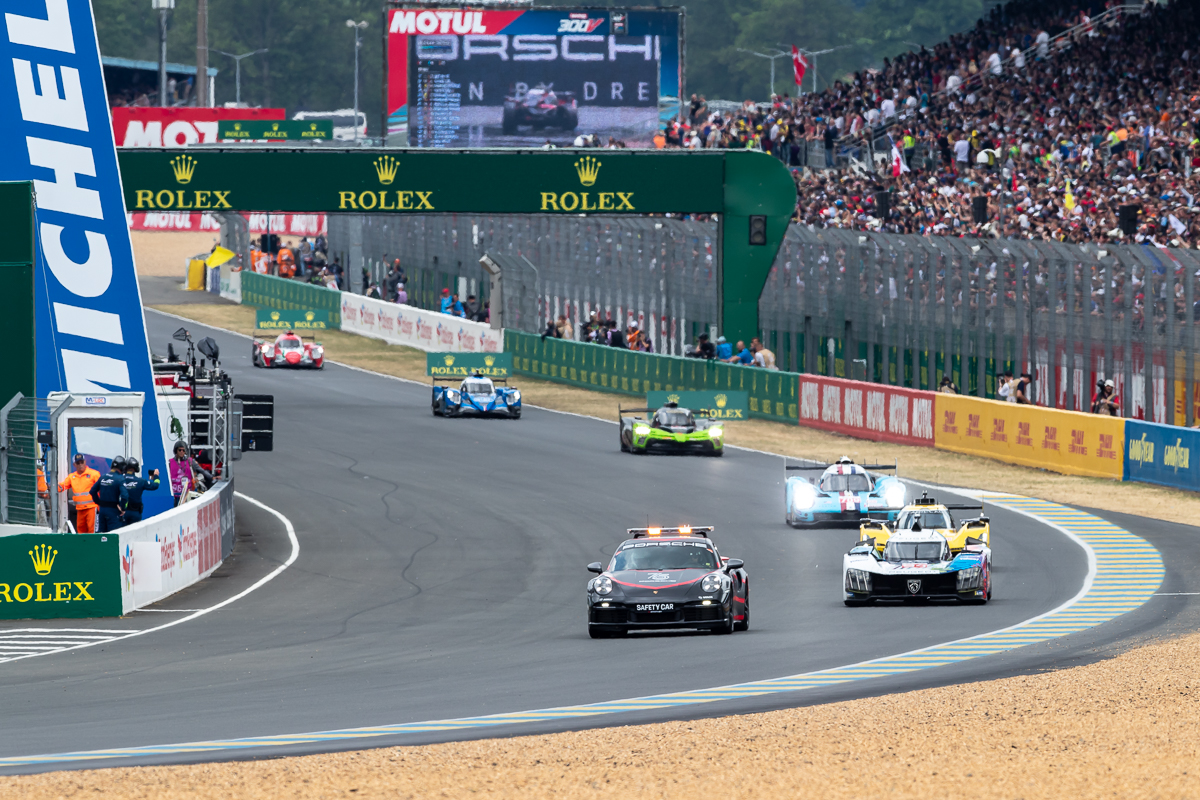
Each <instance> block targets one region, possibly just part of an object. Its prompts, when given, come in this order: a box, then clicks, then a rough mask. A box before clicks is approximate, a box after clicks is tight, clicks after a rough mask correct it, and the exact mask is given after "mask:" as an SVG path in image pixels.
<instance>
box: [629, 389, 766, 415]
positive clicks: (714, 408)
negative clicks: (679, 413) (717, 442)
mask: <svg viewBox="0 0 1200 800" xmlns="http://www.w3.org/2000/svg"><path fill="white" fill-rule="evenodd" d="M667 403H675V404H676V405H678V406H679V407H680V408H687V409H691V410H692V411H694V412H695V413H697V414H701V413H702V414H704V415H706V416H708V417H710V418H712V419H720V420H731V419H750V393H749V392H738V391H724V392H694V391H693V392H689V391H675V392H647V393H646V405H647V406H648V407H650V408H661V407H662V406H665V405H666V404H667Z"/></svg>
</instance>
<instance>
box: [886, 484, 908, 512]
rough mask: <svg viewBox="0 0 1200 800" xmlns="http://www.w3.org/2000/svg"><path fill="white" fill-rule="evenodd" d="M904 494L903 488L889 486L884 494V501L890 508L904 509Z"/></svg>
mask: <svg viewBox="0 0 1200 800" xmlns="http://www.w3.org/2000/svg"><path fill="white" fill-rule="evenodd" d="M904 494H905V493H904V487H903V486H889V487H888V488H887V490H886V491H884V493H883V501H884V502H885V503H887V505H888V508H904V500H905V496H904Z"/></svg>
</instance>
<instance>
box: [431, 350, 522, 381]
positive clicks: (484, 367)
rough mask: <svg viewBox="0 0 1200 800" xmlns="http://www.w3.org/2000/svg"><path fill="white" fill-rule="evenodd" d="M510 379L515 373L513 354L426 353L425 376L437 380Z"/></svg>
mask: <svg viewBox="0 0 1200 800" xmlns="http://www.w3.org/2000/svg"><path fill="white" fill-rule="evenodd" d="M476 373H478V374H479V375H482V376H484V377H485V378H508V377H509V376H511V375H512V373H513V357H512V353H494V354H493V353H487V354H484V353H426V354H425V374H426V375H432V376H433V377H435V378H466V377H468V376H470V375H475V374H476Z"/></svg>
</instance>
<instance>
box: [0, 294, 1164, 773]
mask: <svg viewBox="0 0 1200 800" xmlns="http://www.w3.org/2000/svg"><path fill="white" fill-rule="evenodd" d="M180 324H184V325H185V327H188V328H189V329H192V330H193V331H197V330H202V331H203V334H204V335H212V336H213V337H214V338H216V339H217V341H218V343H219V344H220V346H221V349H222V363H223V366H225V368H226V369H227V370H228V371H229V372H230V373H231V374H232V375H233V377H234V383H235V386H236V388H237V390H238V391H239V392H243V393H267V394H274V395H275V397H276V437H275V443H276V451H275V452H274V453H272V454H258V453H248V454H246V456H245V458H243V460H242V461H241V462H239V463H238V464H237V470H236V481H237V488H238V490H239V492H240V493H242V494H244V495H245V496H246V498H244V499H242V500H240V501H239V505H238V515H239V517H238V528H239V529H238V548H239V549H238V551H236V552H235V556H234V557H233V558H232V559H231V560H230V563H229V564H227V565H226V566H225V567H223V568H222V571H221V573H220V574H221V577H214V578H212V579H209V580H208V581H205V582H204V583H203V584H201V585H199V586H197V587H193V589H191V590H189V591H188V592H185V593H181V595H177V596H176V597H174V598H171V599H170V600H169V601H167V602H166V603H164V604H163V605H164V609H163V611H165V612H166V613H171V612H172V609H178V610H177V611H176V612H175V615H177V616H178V620H176V621H174V624H167V623H168V621H167V620H162V619H153V620H149V621H147V618H149V617H161V616H163V614H161V613H153V612H147V613H143V614H137V615H134V616H133V617H131V618H127V619H123V620H96V621H95V623H96V624H95V626H94V630H96V631H97V632H96V633H95V635H96V636H103V637H106V638H108V637H112V638H111V640H108V641H100V640H94V641H93V640H87V641H85V642H82V643H81V644H83V646H79V647H73V648H71V649H65V648H57V649H55V648H51V650H53V652H51V651H50V650H47V651H46V652H44V653H43V654H41V655H37V656H36V657H30V656H32V655H34V654H33V653H30V654H28V655H26V656H25V657H23V658H20V659H16V660H10V661H8V662H7V663H0V698H3V699H0V709H2V710H3V714H4V717H5V720H6V725H5V726H4V727H3V732H2V733H0V772H9V773H15V772H32V771H43V770H48V769H64V768H72V767H78V766H83V765H89V766H107V765H115V764H152V763H174V762H183V761H204V760H219V759H226V758H245V757H254V756H259V755H282V754H297V753H306V752H317V751H324V750H337V749H350V748H353V747H362V746H378V745H383V744H415V743H422V742H433V741H445V740H449V739H460V738H479V737H484V736H495V735H512V734H518V733H533V732H546V731H554V730H564V729H571V728H584V727H596V726H603V725H616V724H629V723H635V722H646V721H654V720H662V719H670V718H690V717H699V716H710V715H718V714H729V713H744V712H748V711H759V710H765V709H769V708H779V707H789V706H796V705H805V704H810V703H818V702H828V701H832V700H842V699H848V698H852V697H859V696H868V695H877V694H883V693H887V692H893V691H902V690H907V689H912V688H919V687H922V686H929V685H945V684H952V683H960V682H964V681H972V680H980V679H984V678H992V677H998V676H1001V675H1006V674H1014V673H1018V672H1022V671H1028V670H1036V669H1045V668H1052V667H1054V666H1056V665H1060V664H1065V663H1068V662H1069V661H1070V660H1071V659H1075V658H1079V657H1080V656H1081V654H1084V653H1086V652H1087V651H1088V649H1089V648H1090V647H1091V646H1092V645H1093V644H1094V642H1095V641H1097V640H1098V639H1104V640H1109V641H1111V640H1115V639H1120V638H1122V637H1129V636H1134V635H1136V634H1137V633H1138V632H1139V626H1140V625H1141V624H1142V621H1141V620H1140V619H1139V618H1138V615H1137V613H1136V610H1137V609H1139V608H1140V607H1142V606H1143V605H1144V604H1145V603H1146V602H1147V601H1148V600H1149V599H1150V598H1151V597H1152V596H1153V595H1154V594H1155V592H1156V591H1158V589H1159V586H1160V584H1161V583H1162V582H1163V579H1164V575H1165V574H1166V572H1165V568H1164V561H1163V558H1162V556H1161V555H1160V553H1159V550H1158V549H1156V547H1155V546H1154V545H1153V544H1151V543H1150V542H1148V541H1147V540H1146V539H1145V538H1143V536H1139V535H1138V534H1139V533H1140V531H1139V530H1138V529H1137V526H1134V525H1130V524H1128V523H1123V524H1124V527H1122V526H1120V525H1118V524H1114V523H1113V522H1111V521H1108V520H1106V519H1104V518H1102V517H1101V516H1097V515H1094V514H1090V513H1087V512H1085V511H1081V510H1077V509H1073V508H1069V507H1066V506H1063V505H1059V504H1055V503H1050V502H1046V501H1041V500H1035V499H1029V498H1024V497H1018V496H1015V495H1002V494H994V493H986V494H984V495H982V496H983V497H984V498H985V502H986V503H987V506H988V513H989V515H990V516H991V518H992V530H993V542H994V544H993V547H994V561H993V564H994V568H993V575H994V580H995V599H994V600H993V602H991V603H989V604H988V605H986V606H979V607H976V606H958V605H952V604H946V605H943V604H929V605H901V604H897V605H875V606H871V607H867V608H855V609H851V608H846V607H844V606H843V605H842V603H841V595H840V591H839V588H840V587H839V584H840V577H841V556H842V554H843V553H844V552H845V551H846V550H847V549H848V547H849V546H850V544H852V543H853V541H854V539H855V538H856V531H854V530H849V529H845V528H843V529H816V530H792V529H790V528H788V527H787V526H786V525H785V524H784V523H783V507H782V506H783V500H782V497H783V490H782V480H783V469H782V459H780V458H779V457H777V456H772V455H769V454H765V453H758V452H754V451H747V450H737V449H731V451H730V452H729V453H727V455H726V456H725V457H724V458H722V459H695V458H678V457H650V458H635V457H631V456H628V455H624V454H622V453H620V452H619V451H618V448H617V435H616V427H615V425H613V424H611V423H606V422H604V421H601V420H595V419H591V418H586V417H579V416H574V415H569V414H562V413H557V412H550V411H543V410H539V409H536V408H529V409H527V411H526V413H525V415H524V417H523V418H522V419H521V420H519V421H508V420H494V421H492V420H474V419H462V420H446V419H440V418H434V417H433V416H432V415H431V414H430V411H429V388H428V386H423V385H419V384H414V383H411V382H404V381H400V380H397V379H392V378H388V377H385V376H379V375H374V374H370V373H365V372H363V371H361V370H355V369H350V368H344V367H341V366H338V365H333V364H331V365H330V366H328V367H327V368H326V369H325V370H324V371H322V372H313V373H307V372H268V371H263V370H254V369H253V368H252V367H251V365H250V360H249V342H248V340H247V339H246V338H244V337H240V336H237V335H235V334H230V333H228V332H222V331H216V330H213V329H208V328H204V326H201V325H199V324H196V323H190V322H189V323H180V321H179V320H178V319H176V318H171V317H168V316H165V315H161V314H158V313H155V312H149V311H148V312H147V325H148V328H149V331H150V337H151V343H152V346H154V347H156V348H158V349H165V346H166V341H167V340H168V338H169V336H170V332H171V331H172V330H174V329H175V328H176V327H178V326H179V325H180ZM514 384H515V385H518V386H519V385H520V381H519V379H517V380H515V381H514ZM616 404H617V398H616V396H614V398H613V406H614V411H615V407H616ZM901 473H902V474H903V464H901ZM909 488H910V494H911V493H912V492H913V491H920V489H921V488H923V487H918V486H917V485H910V487H909ZM930 491H931V494H936V495H937V496H939V497H942V496H945V497H946V498H947V499H950V500H958V499H964V498H967V497H975V498H976V499H978V498H979V497H981V494H980V493H971V492H965V491H961V490H960V491H958V492H956V493H955V494H950V493H948V492H947V491H945V490H942V489H931V490H930ZM247 498H253V499H255V500H257V501H259V503H261V504H262V505H264V506H265V507H267V508H269V509H273V510H274V511H277V512H278V513H279V514H281V515H283V516H284V517H286V518H287V520H290V523H291V526H293V527H294V531H295V535H294V539H292V538H289V533H288V530H287V526H286V525H285V524H284V523H283V522H281V520H279V519H278V518H277V517H275V516H274V515H272V514H268V513H266V512H265V511H264V510H263V509H262V508H257V507H255V506H254V505H252V504H251V503H250V502H248V499H247ZM1126 519H1129V518H1126ZM647 523H651V524H680V523H691V524H712V525H715V526H716V533H715V535H714V538H715V539H716V540H717V542H718V544H719V545H720V546H721V548H722V552H723V554H724V555H728V556H732V557H734V558H741V559H744V560H745V562H746V568H747V570H748V571H749V573H750V576H751V583H750V587H751V591H750V596H751V608H752V610H753V620H752V628H751V630H750V631H748V632H746V633H738V634H735V635H733V636H730V637H715V636H711V635H705V634H690V633H686V634H682V633H681V634H660V635H633V636H630V637H628V638H627V639H623V640H602V641H593V640H591V639H589V638H588V636H587V632H586V617H585V606H584V586H585V584H586V582H587V578H588V573H587V572H586V570H585V569H584V567H585V565H586V564H587V563H588V562H590V561H595V560H602V559H604V558H606V557H607V556H608V555H609V554H611V552H612V549H613V547H614V546H615V545H616V544H618V543H619V542H620V540H621V539H622V538H624V531H625V528H627V527H632V526H639V525H645V524H647ZM293 545H295V547H294V546H293ZM289 564H290V566H288V565H289ZM285 567H286V568H285ZM267 575H270V576H271V578H270V579H269V580H263V579H264V578H265V577H266V576H267ZM199 612H203V613H199ZM1129 612H1135V613H1133V614H1130V613H1129ZM1106 623H1107V624H1106ZM32 627H34V626H31V625H29V624H22V623H6V624H4V625H3V626H0V642H3V641H4V637H5V636H6V635H17V634H14V633H12V632H13V631H15V630H16V629H21V628H32ZM38 627H39V628H41V627H42V626H40V625H39V626H38ZM67 627H68V626H66V625H64V626H63V628H62V629H60V633H61V634H62V635H63V636H69V635H81V636H86V635H89V634H88V633H87V631H89V630H93V628H91V626H90V623H88V622H82V623H81V622H80V621H77V620H76V621H72V624H71V625H70V626H69V628H70V629H71V630H70V631H67V630H66V628H67ZM135 628H136V630H134V629H135ZM122 634H123V635H122ZM129 634H135V635H132V636H129ZM39 635H41V634H40V633H39ZM2 658H3V656H2V655H0V659H2ZM781 676H782V677H781ZM39 754H44V755H39Z"/></svg>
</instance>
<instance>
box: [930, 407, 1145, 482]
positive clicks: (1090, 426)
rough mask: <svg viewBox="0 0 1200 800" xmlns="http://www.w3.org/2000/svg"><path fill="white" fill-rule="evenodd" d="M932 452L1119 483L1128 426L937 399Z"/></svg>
mask: <svg viewBox="0 0 1200 800" xmlns="http://www.w3.org/2000/svg"><path fill="white" fill-rule="evenodd" d="M933 435H934V446H936V447H937V448H939V449H941V450H951V451H953V452H955V453H968V454H970V455H976V456H986V457H988V458H995V459H997V460H999V461H1007V462H1009V463H1011V464H1021V465H1023V466H1026V467H1039V468H1041V469H1048V470H1051V471H1052V472H1061V473H1063V474H1065V475H1091V476H1093V477H1098V478H1116V479H1117V480H1120V479H1121V477H1122V474H1123V472H1124V467H1123V461H1124V459H1123V458H1122V456H1123V448H1122V443H1123V442H1124V441H1125V420H1123V419H1118V418H1116V417H1102V416H1099V415H1096V414H1082V413H1080V412H1078V411H1058V410H1056V409H1052V408H1043V407H1041V406H1027V405H1017V404H1016V403H1002V402H999V401H996V400H983V399H981V398H978V397H962V396H959V395H949V394H938V395H937V397H936V399H935V400H934V431H933Z"/></svg>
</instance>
